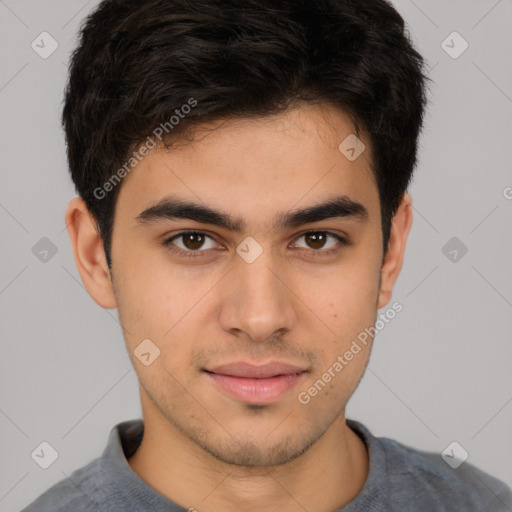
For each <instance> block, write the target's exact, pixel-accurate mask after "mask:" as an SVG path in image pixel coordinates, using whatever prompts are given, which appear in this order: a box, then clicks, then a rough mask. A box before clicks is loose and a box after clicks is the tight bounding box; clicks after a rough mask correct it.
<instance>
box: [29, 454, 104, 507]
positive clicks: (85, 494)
mask: <svg viewBox="0 0 512 512" xmlns="http://www.w3.org/2000/svg"><path fill="white" fill-rule="evenodd" d="M99 465H100V464H99V459H95V460H93V461H92V462H90V463H89V464H87V465H86V466H84V467H82V468H79V469H77V470H76V471H74V472H73V473H72V474H71V475H70V476H69V477H66V478H64V479H62V480H60V481H59V482H57V483H56V484H55V485H53V486H52V487H50V488H49V489H48V490H47V491H45V492H44V493H43V494H41V496H39V497H38V498H37V499H36V500H35V501H33V502H32V503H31V504H30V505H28V506H27V507H26V508H24V509H23V510H22V511H21V512H98V511H99V510H100V506H99V504H98V503H97V502H96V501H94V495H95V489H96V487H97V480H98V479H97V475H98V472H99Z"/></svg>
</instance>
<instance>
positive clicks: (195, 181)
mask: <svg viewBox="0 0 512 512" xmlns="http://www.w3.org/2000/svg"><path fill="white" fill-rule="evenodd" d="M355 137H356V135H355V129H354V126H353V124H352V123H351V121H350V118H349V117H348V116H347V115H346V114H344V113H343V112H341V111H339V110H338V109H334V108H329V107H327V106H319V105H316V106H308V105H303V106H300V107H297V108H295V109H293V110H289V111H287V112H286V113H284V114H279V115H274V116H269V117H264V118H254V119H253V118H244V119H235V120H223V121H216V122H211V123H208V124H204V125H202V126H200V127H199V128H198V129H197V130H196V131H195V132H194V134H193V137H192V138H191V140H190V141H188V142H186V143H185V144H182V143H178V144H177V145H176V146H174V147H173V146H171V148H170V149H169V150H163V149H155V150H152V151H150V152H149V154H148V155H147V156H145V157H144V158H143V159H142V160H141V161H140V162H139V163H138V164H137V165H136V166H135V167H134V168H133V170H132V171H131V172H130V173H129V174H127V175H126V177H125V178H124V180H123V183H122V187H121V190H120V191H119V197H118V200H117V204H116V218H117V217H118V215H119V216H120V217H126V216H130V217H131V218H134V217H136V216H137V215H138V214H139V213H140V212H142V211H143V210H144V209H147V208H148V207H149V206H151V205H153V204H155V203H157V202H158V201H160V200H162V199H164V198H165V197H167V196H169V195H172V196H173V197H179V198H182V199H183V200H189V201H193V202H195V203H203V204H205V205H208V206H210V207H212V208H218V209H222V210H223V211H231V212H236V214H237V216H240V217H242V218H248V219H250V218H252V219H253V220H254V221H257V222H258V223H261V224H263V223H265V222H267V223H268V220H269V219H270V218H271V217H274V215H275V214H276V213H282V212H283V211H287V210H292V209H296V208H298V207H306V206H307V205H308V204H316V203H318V202H319V201H325V199H326V198H330V197H332V196H333V195H336V196H341V195H343V196H346V197H349V198H350V199H352V200H354V201H357V202H360V203H362V204H364V205H365V206H366V208H367V209H368V211H369V213H370V216H372V215H373V214H375V213H376V212H377V210H378V209H379V204H378V190H377V186H376V182H375V179H374V175H373V172H372V170H371V151H370V146H369V141H368V140H367V139H366V137H365V136H364V134H358V135H357V139H356V138H355ZM345 141H346V142H345ZM358 144H359V145H358ZM340 145H341V146H340ZM363 145H364V146H363ZM363 147H364V150H363V149H362V148H363ZM347 149H348V150H349V151H348V152H347ZM351 149H354V151H357V152H358V153H359V152H361V151H362V152H361V153H360V155H359V156H357V153H356V156H357V158H355V159H354V158H353V156H354V151H352V152H351V151H350V150H351ZM374 210H375V211H374ZM267 214H268V218H267Z"/></svg>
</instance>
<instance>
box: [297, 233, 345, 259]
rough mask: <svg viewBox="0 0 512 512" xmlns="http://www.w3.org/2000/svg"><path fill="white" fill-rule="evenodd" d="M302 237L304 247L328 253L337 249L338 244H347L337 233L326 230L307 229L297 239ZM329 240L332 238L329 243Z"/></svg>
mask: <svg viewBox="0 0 512 512" xmlns="http://www.w3.org/2000/svg"><path fill="white" fill-rule="evenodd" d="M301 238H303V239H304V241H305V243H306V247H300V248H304V249H313V250H314V251H315V252H321V253H326V254H330V253H332V252H336V251H337V250H338V249H339V245H340V244H341V245H347V242H346V241H345V240H344V239H343V238H342V237H341V236H339V235H337V234H335V233H330V232H328V231H308V232H307V233H304V234H303V235H301V236H300V237H299V238H298V239H297V240H300V239H301ZM329 240H332V242H331V243H330V242H329Z"/></svg>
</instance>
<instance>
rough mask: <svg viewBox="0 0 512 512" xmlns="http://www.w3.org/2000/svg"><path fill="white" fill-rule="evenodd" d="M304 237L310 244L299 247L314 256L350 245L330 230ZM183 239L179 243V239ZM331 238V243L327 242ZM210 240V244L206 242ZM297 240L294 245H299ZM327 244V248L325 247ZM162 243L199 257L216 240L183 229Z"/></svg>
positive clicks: (171, 250)
mask: <svg viewBox="0 0 512 512" xmlns="http://www.w3.org/2000/svg"><path fill="white" fill-rule="evenodd" d="M302 238H303V239H304V240H305V242H306V244H307V245H308V246H309V247H308V246H306V247H300V246H299V247H298V248H299V249H305V250H308V249H312V250H310V251H309V252H310V253H312V256H313V257H316V256H317V255H318V256H320V255H323V256H328V255H330V254H335V253H337V252H339V251H340V248H341V247H342V246H346V245H349V243H348V242H347V241H346V240H345V239H344V238H343V237H341V236H340V235H337V234H336V233H331V232H330V231H308V232H306V233H303V234H302V235H300V236H299V237H298V238H296V240H300V239H302ZM180 239H181V241H180V242H179V243H177V242H176V241H177V240H180ZM329 240H331V243H330V244H327V242H328V241H329ZM207 241H210V245H209V246H208V244H206V246H205V242H207ZM296 244H297V242H295V243H294V245H295V246H296V247H297V245H296ZM326 244H327V249H325V247H326ZM162 245H163V246H164V247H166V248H167V250H168V251H170V252H171V253H173V254H177V255H178V256H184V257H187V258H188V257H197V256H203V255H204V254H201V253H205V252H207V250H208V249H214V248H215V247H216V242H215V240H214V238H213V237H211V236H210V235H208V234H206V233H205V232H203V231H182V232H181V233H177V234H176V235H173V236H172V237H170V238H167V239H166V240H164V241H163V242H162Z"/></svg>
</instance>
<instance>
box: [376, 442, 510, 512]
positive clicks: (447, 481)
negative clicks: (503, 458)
mask: <svg viewBox="0 0 512 512" xmlns="http://www.w3.org/2000/svg"><path fill="white" fill-rule="evenodd" d="M380 442H381V443H382V446H383V448H384V450H385V452H386V460H387V464H388V471H389V473H388V474H389V476H390V478H391V480H392V483H394V484H395V485H396V486H397V488H400V486H402V485H403V484H404V483H405V482H406V483H407V485H408V487H409V489H410V493H409V496H407V493H404V495H405V497H406V498H407V499H410V498H414V499H418V500H419V501H420V503H421V502H422V501H424V502H426V503H431V504H432V506H435V507H436V508H435V510H438V511H445V510H446V511H452V510H453V511H455V510H464V511H467V512H470V511H471V512H472V511H475V512H476V511H478V512H480V511H482V510H493V511H495V512H498V511H512V493H511V491H510V489H509V488H508V486H507V485H505V483H503V482H501V481H500V480H498V479H497V478H495V477H493V476H491V475H490V474H488V473H485V472H484V471H482V470H481V469H479V468H477V467H476V466H474V465H472V464H471V463H468V462H467V461H466V462H463V463H462V464H461V465H460V466H459V467H457V468H456V469H454V468H452V467H451V466H450V465H448V463H447V462H445V460H443V458H442V457H441V454H440V453H435V452H427V451H423V450H417V449H415V448H412V447H410V446H406V445H404V444H402V443H399V442H397V441H394V440H392V439H388V438H381V439H380ZM409 503H410V501H409Z"/></svg>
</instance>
